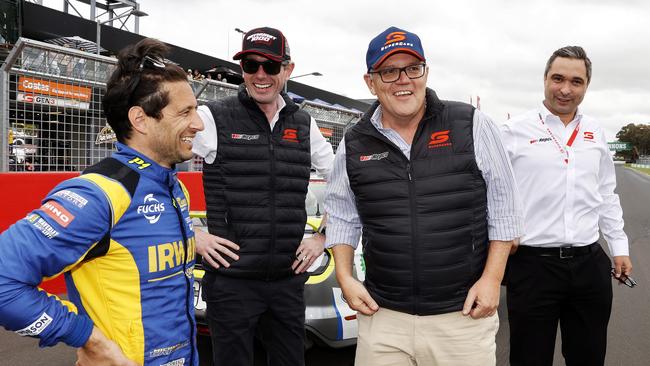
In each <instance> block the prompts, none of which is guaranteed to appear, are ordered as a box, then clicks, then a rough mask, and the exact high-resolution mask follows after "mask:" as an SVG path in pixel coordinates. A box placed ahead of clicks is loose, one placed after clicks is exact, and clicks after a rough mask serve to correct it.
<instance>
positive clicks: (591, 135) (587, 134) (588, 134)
mask: <svg viewBox="0 0 650 366" xmlns="http://www.w3.org/2000/svg"><path fill="white" fill-rule="evenodd" d="M582 137H583V140H584V141H587V142H596V140H594V133H593V132H591V131H585V132H583V133H582Z"/></svg>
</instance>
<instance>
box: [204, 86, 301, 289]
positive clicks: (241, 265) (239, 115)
mask: <svg viewBox="0 0 650 366" xmlns="http://www.w3.org/2000/svg"><path fill="white" fill-rule="evenodd" d="M285 102H286V103H287V105H286V107H284V108H283V109H282V111H281V112H280V119H279V120H278V122H277V123H276V124H275V127H274V128H273V131H271V129H270V124H269V122H268V120H267V119H266V116H265V115H264V113H263V112H262V111H261V110H260V109H259V107H258V106H257V104H256V103H255V102H254V101H253V99H251V98H250V97H249V96H248V93H247V92H246V89H245V88H244V87H243V86H242V87H240V89H239V93H238V95H237V97H230V98H226V99H222V100H220V101H218V102H213V103H210V104H208V107H209V108H210V111H211V112H212V116H213V117H214V120H215V123H216V127H217V134H218V147H217V157H216V159H215V161H214V162H213V163H212V164H204V166H203V188H204V191H205V199H206V206H207V217H208V230H209V232H210V233H211V234H214V235H217V236H220V237H224V238H227V239H229V240H231V241H233V242H235V243H237V244H238V245H239V246H240V248H241V249H240V250H239V253H238V254H239V260H237V261H231V266H230V268H223V267H221V268H219V269H214V268H211V267H209V265H207V263H205V261H204V265H206V269H207V270H211V271H215V270H216V271H218V272H220V273H221V274H223V275H226V276H232V277H239V278H249V279H262V280H274V279H279V278H283V277H287V276H290V275H292V274H293V271H292V270H291V263H292V262H293V260H294V258H295V251H296V249H297V248H298V245H299V244H300V241H301V239H302V236H303V233H304V230H305V222H306V220H307V214H306V212H305V196H306V194H307V185H308V183H309V170H310V167H311V158H310V142H309V127H310V121H311V119H310V116H309V114H307V113H306V112H304V111H301V110H299V109H298V106H297V105H296V104H295V103H293V101H291V100H290V99H289V98H287V97H286V96H285Z"/></svg>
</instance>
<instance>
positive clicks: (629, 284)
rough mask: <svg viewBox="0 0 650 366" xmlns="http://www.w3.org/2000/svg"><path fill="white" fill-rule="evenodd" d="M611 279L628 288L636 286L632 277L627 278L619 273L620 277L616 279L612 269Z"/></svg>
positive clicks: (614, 269) (614, 271)
mask: <svg viewBox="0 0 650 366" xmlns="http://www.w3.org/2000/svg"><path fill="white" fill-rule="evenodd" d="M612 278H614V279H615V280H617V281H618V282H620V283H622V284H624V285H625V286H627V287H630V288H632V287H634V286H636V285H637V283H636V281H635V280H634V279H633V278H632V277H630V276H627V275H625V274H623V273H621V275H620V276H619V277H618V278H616V268H612Z"/></svg>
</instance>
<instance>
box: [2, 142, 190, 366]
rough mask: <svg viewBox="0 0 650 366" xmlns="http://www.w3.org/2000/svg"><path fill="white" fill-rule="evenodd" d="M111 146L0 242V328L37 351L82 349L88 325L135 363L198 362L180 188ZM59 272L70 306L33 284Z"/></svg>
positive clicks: (131, 153)
mask: <svg viewBox="0 0 650 366" xmlns="http://www.w3.org/2000/svg"><path fill="white" fill-rule="evenodd" d="M117 147H118V151H117V152H116V153H114V154H113V156H112V157H111V158H107V159H104V160H102V161H101V162H100V163H98V164H96V165H94V166H93V167H90V168H89V169H87V170H86V171H84V174H82V175H81V176H80V177H77V178H73V179H69V180H67V181H65V182H63V183H61V184H59V185H58V186H57V187H56V188H54V190H52V192H50V193H49V194H48V195H47V197H46V198H45V200H43V204H42V206H41V207H40V208H39V209H36V210H34V211H32V212H31V213H29V214H28V215H27V217H25V218H24V219H22V220H20V221H18V222H17V223H16V224H14V225H12V226H11V227H10V228H9V229H7V231H5V232H4V233H3V234H2V235H1V236H0V325H3V326H4V327H5V328H7V329H9V330H13V331H16V333H18V334H21V335H26V336H34V337H39V338H40V345H41V346H42V347H45V346H52V345H54V344H56V343H58V342H64V343H66V344H68V345H70V346H73V347H81V346H83V345H84V344H85V343H86V341H87V340H88V338H89V337H90V333H91V331H92V327H93V325H95V326H97V327H98V328H99V329H100V330H101V331H102V332H103V333H104V334H105V335H106V336H107V337H108V338H110V339H112V340H114V341H115V342H116V343H117V344H118V345H119V346H120V347H121V349H122V351H123V352H124V353H125V354H126V356H127V357H129V358H131V359H133V360H134V361H136V362H138V363H140V364H144V365H166V366H179V365H190V366H195V365H198V356H197V352H196V341H195V339H196V337H195V324H194V304H193V302H194V296H193V288H192V284H193V274H192V269H193V267H194V258H195V254H194V249H195V239H194V233H193V228H192V222H191V219H190V216H189V202H188V198H187V197H188V195H187V192H186V190H185V189H184V187H183V186H182V184H181V183H180V181H179V180H178V178H177V175H176V172H175V170H173V169H167V168H164V167H162V166H160V165H158V164H156V163H155V162H153V161H151V160H150V159H148V158H147V157H145V156H143V155H142V154H140V153H138V152H137V151H135V150H133V149H131V148H129V147H128V146H126V145H123V144H120V143H118V144H117ZM59 273H64V274H65V280H66V285H67V288H68V297H69V300H70V301H64V300H61V299H59V298H57V297H56V296H52V295H49V294H47V293H45V292H44V291H42V290H41V289H39V288H38V287H37V286H38V285H39V283H41V281H42V280H43V279H47V278H51V277H53V276H56V275H57V274H59Z"/></svg>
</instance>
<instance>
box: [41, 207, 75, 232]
mask: <svg viewBox="0 0 650 366" xmlns="http://www.w3.org/2000/svg"><path fill="white" fill-rule="evenodd" d="M41 211H43V212H45V214H46V215H47V216H49V217H51V218H52V219H53V220H54V221H56V223H57V224H59V225H61V226H62V227H68V225H70V223H71V222H72V221H73V220H74V215H73V214H71V213H70V211H68V210H66V209H65V208H63V206H61V205H60V204H58V203H57V202H55V201H47V202H45V203H44V204H43V206H41Z"/></svg>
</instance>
